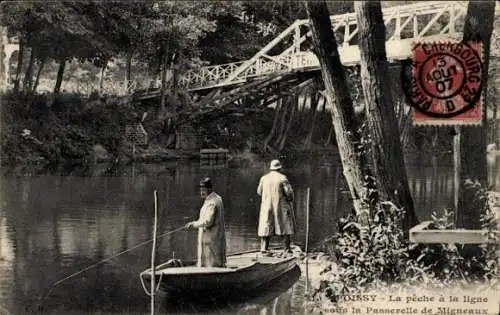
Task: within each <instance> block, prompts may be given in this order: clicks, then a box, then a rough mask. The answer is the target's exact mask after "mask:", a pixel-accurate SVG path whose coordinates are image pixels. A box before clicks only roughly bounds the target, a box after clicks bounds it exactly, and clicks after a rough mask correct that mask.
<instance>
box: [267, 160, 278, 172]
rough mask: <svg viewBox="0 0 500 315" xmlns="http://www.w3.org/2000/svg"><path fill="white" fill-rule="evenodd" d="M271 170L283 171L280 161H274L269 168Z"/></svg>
mask: <svg viewBox="0 0 500 315" xmlns="http://www.w3.org/2000/svg"><path fill="white" fill-rule="evenodd" d="M269 169H270V170H279V169H281V163H280V161H279V160H272V161H271V166H269Z"/></svg>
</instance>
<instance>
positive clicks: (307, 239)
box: [305, 187, 311, 292]
mask: <svg viewBox="0 0 500 315" xmlns="http://www.w3.org/2000/svg"><path fill="white" fill-rule="evenodd" d="M310 196H311V188H309V187H307V197H306V246H305V252H306V292H307V291H308V290H309V264H308V257H307V252H308V250H309V198H310Z"/></svg>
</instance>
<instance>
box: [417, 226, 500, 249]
mask: <svg viewBox="0 0 500 315" xmlns="http://www.w3.org/2000/svg"><path fill="white" fill-rule="evenodd" d="M431 224H432V221H424V222H422V223H420V224H418V225H416V226H414V227H413V228H411V229H410V242H412V243H420V244H495V243H498V239H499V237H500V233H499V231H494V232H491V233H493V234H495V237H493V235H490V232H489V231H488V230H486V229H482V230H468V229H450V230H435V229H428V228H429V226H430V225H431Z"/></svg>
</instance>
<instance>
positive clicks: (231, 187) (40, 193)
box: [0, 156, 500, 315]
mask: <svg viewBox="0 0 500 315" xmlns="http://www.w3.org/2000/svg"><path fill="white" fill-rule="evenodd" d="M488 162H489V170H490V174H489V181H490V184H491V186H492V187H494V188H495V189H497V188H498V183H499V179H498V178H499V176H500V173H499V172H498V170H499V168H500V165H499V164H500V161H499V158H498V156H489V157H488ZM285 165H288V169H287V170H286V172H287V175H288V177H289V179H290V182H291V183H292V185H293V187H294V190H295V192H296V201H295V211H296V218H297V223H298V231H297V235H295V237H294V242H295V243H297V244H303V243H304V240H305V205H306V189H307V187H311V209H310V214H311V218H310V220H311V222H310V223H311V227H312V229H311V234H310V238H309V239H310V248H313V249H314V247H318V246H320V244H321V241H322V240H323V239H324V238H326V237H328V236H330V235H331V234H332V233H334V232H335V230H336V228H337V220H338V218H339V217H340V216H343V215H345V214H346V213H347V212H348V211H349V205H350V201H349V194H348V192H347V187H346V185H345V183H344V179H343V176H342V170H341V168H340V166H339V164H338V161H337V160H335V159H327V160H324V161H323V162H314V163H310V164H290V163H285ZM452 171H453V169H452V165H451V158H450V157H434V158H432V159H430V160H429V161H428V162H421V163H419V164H414V165H412V166H409V167H408V173H409V181H410V189H411V191H412V194H413V196H414V199H415V207H416V211H417V215H418V217H419V219H420V220H426V219H428V218H429V216H430V213H431V212H432V211H435V210H438V209H442V208H444V207H451V206H452V201H453V173H452ZM265 172H267V163H264V162H263V163H253V165H252V166H251V167H250V166H249V167H236V168H228V169H205V168H203V169H201V168H200V167H199V164H197V163H168V164H157V165H134V166H131V167H128V168H126V169H122V170H111V171H110V170H109V168H105V167H102V168H100V169H99V168H98V169H93V170H87V171H85V172H83V173H79V174H78V176H76V175H75V174H77V172H74V174H73V175H71V176H59V175H37V176H29V177H23V176H13V175H9V176H3V177H1V179H0V180H1V183H0V184H1V187H2V188H1V191H0V193H1V203H0V206H1V208H0V209H1V211H0V246H1V248H0V249H1V251H0V254H1V255H2V257H3V259H1V260H0V275H1V276H0V306H1V308H0V313H2V309H7V310H9V312H10V313H11V314H16V315H17V314H23V313H27V314H32V313H33V312H34V310H36V309H37V306H38V304H39V302H40V299H41V298H42V297H44V299H43V301H42V302H43V303H42V304H43V307H44V310H45V312H46V314H69V313H72V314H102V313H101V312H113V313H115V314H116V313H118V314H132V313H147V310H148V308H149V306H148V302H149V299H148V297H147V296H146V295H145V294H144V292H143V291H142V288H141V286H140V282H139V279H138V274H139V273H140V271H142V270H143V269H145V268H146V267H147V266H148V265H149V257H150V256H149V255H150V252H149V251H150V249H149V247H148V246H145V247H141V248H138V249H135V250H132V251H130V252H128V253H126V254H124V255H121V256H119V257H117V258H114V259H112V260H110V261H109V262H107V263H106V264H104V265H102V266H100V267H98V268H95V269H92V270H91V271H88V272H86V273H84V274H82V275H80V276H77V277H74V278H72V279H70V280H68V281H65V282H64V283H62V284H60V285H58V286H56V287H51V285H52V284H53V283H55V282H56V281H58V280H60V279H62V278H64V277H65V276H67V275H70V274H72V273H74V272H76V271H78V270H80V269H82V268H85V267H87V266H89V265H91V264H94V263H96V262H97V261H99V260H100V259H103V258H107V257H109V256H111V255H113V254H115V253H118V252H120V251H123V250H125V249H127V248H130V247H132V246H134V245H136V244H139V243H141V242H143V241H145V240H147V239H149V238H150V236H151V235H152V225H153V222H152V214H153V191H154V190H155V189H156V190H157V191H158V195H159V214H160V222H159V233H160V234H161V233H163V232H166V231H170V230H173V229H175V228H177V227H179V226H182V225H183V224H184V223H185V222H187V221H189V220H192V219H194V218H196V217H197V215H198V212H199V207H200V205H201V200H200V199H199V196H198V187H197V184H198V181H199V179H200V178H201V177H204V176H211V177H212V178H213V179H214V184H215V189H216V191H217V192H218V193H219V194H220V195H221V196H222V197H223V199H224V203H225V206H226V209H227V210H226V213H225V214H226V224H227V237H228V241H227V244H228V251H229V252H238V251H242V250H248V249H254V248H258V245H259V243H258V242H259V240H258V238H257V235H256V232H257V231H256V229H257V220H258V199H257V196H256V188H257V183H258V180H259V178H260V176H261V175H262V174H264V173H265ZM276 241H277V240H276ZM275 244H279V242H276V243H275ZM158 247H159V248H158V256H159V257H158V259H159V260H165V259H167V258H170V257H171V256H172V255H175V257H179V258H182V259H186V260H188V259H193V258H194V257H195V255H196V233H193V232H186V231H181V232H177V233H174V234H170V235H168V236H165V237H163V238H161V239H159V242H158ZM302 286H303V282H302V280H300V281H299V282H298V284H296V285H294V286H293V287H292V289H288V290H285V293H282V294H280V293H278V295H279V297H277V299H278V302H276V299H270V300H267V302H258V303H257V302H248V301H247V302H248V304H246V305H245V306H241V305H240V304H241V303H236V305H240V306H241V307H240V308H239V309H238V310H235V309H234V308H232V307H233V306H234V305H232V306H231V307H229V306H226V307H224V308H223V309H224V312H227V313H231V312H232V313H234V312H240V313H241V314H253V313H260V312H261V311H262V312H263V313H262V314H264V313H266V312H267V314H274V313H275V314H289V313H291V312H295V311H297V312H298V310H299V309H300V306H301V302H302V297H301V296H302V293H301V292H303V290H302V289H303V288H302ZM301 288H302V289H301ZM301 290H302V291H301ZM272 291H273V292H279V290H277V289H276V288H275V289H274V290H272ZM264 296H266V294H264ZM256 305H257V306H256ZM163 307H166V306H163ZM282 308H283V309H282ZM264 309H265V310H267V311H264ZM165 310H166V311H169V312H175V311H178V310H167V309H166V308H165ZM182 312H186V310H185V309H184V310H182ZM217 312H218V313H220V311H217Z"/></svg>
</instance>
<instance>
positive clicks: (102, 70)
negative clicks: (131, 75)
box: [99, 60, 128, 93]
mask: <svg viewBox="0 0 500 315" xmlns="http://www.w3.org/2000/svg"><path fill="white" fill-rule="evenodd" d="M107 67H108V61H107V60H106V61H105V62H104V65H103V66H102V69H101V75H100V76H99V93H102V89H103V88H104V75H105V73H106V68H107ZM127 82H128V81H127ZM127 89H128V85H127Z"/></svg>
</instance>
